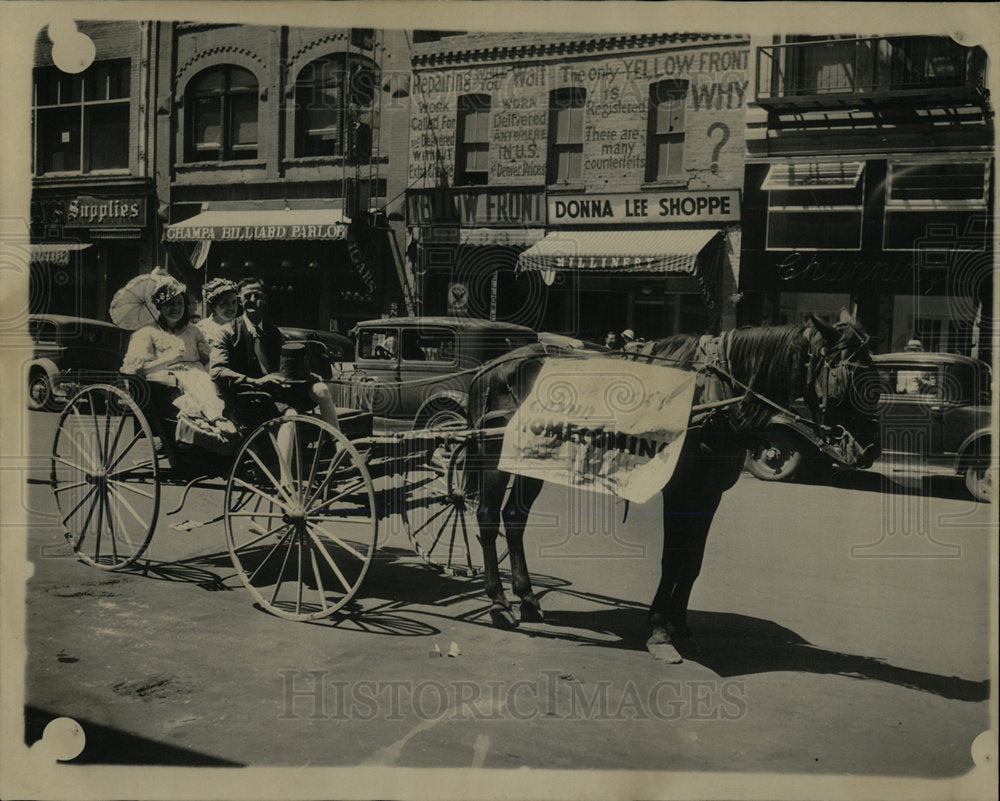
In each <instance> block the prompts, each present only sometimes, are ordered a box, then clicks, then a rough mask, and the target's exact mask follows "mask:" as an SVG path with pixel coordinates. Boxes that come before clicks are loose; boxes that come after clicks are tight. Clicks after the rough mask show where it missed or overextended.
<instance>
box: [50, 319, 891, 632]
mask: <svg viewBox="0 0 1000 801" xmlns="http://www.w3.org/2000/svg"><path fill="white" fill-rule="evenodd" d="M786 328H787V327H786ZM769 336H770V338H768V337H767V336H764V335H760V336H758V335H757V334H756V333H746V334H744V333H742V332H732V333H731V334H730V335H729V336H728V338H727V337H726V336H723V337H721V338H705V337H703V338H701V339H700V340H699V338H697V337H687V338H680V339H679V338H672V339H671V340H665V341H663V342H661V343H651V344H650V345H649V346H648V348H647V349H646V351H645V352H643V353H641V354H619V355H615V354H607V353H599V354H598V353H595V354H589V353H586V352H580V351H575V352H569V351H558V350H557V351H552V350H551V349H550V348H548V347H547V346H545V345H542V344H538V345H532V346H528V347H527V348H523V349H521V350H519V351H514V352H512V353H510V354H507V355H505V356H502V357H500V358H499V359H496V360H494V361H493V362H490V363H488V364H486V365H484V366H483V367H482V368H481V370H480V371H479V373H477V375H476V378H475V380H474V382H473V386H472V389H471V392H470V408H469V417H470V425H469V427H467V428H464V429H454V428H447V429H442V430H437V431H435V430H416V431H407V432H399V433H373V430H372V418H371V415H370V414H368V413H364V412H359V411H357V410H341V428H342V430H337V429H336V428H334V427H332V426H330V425H328V424H327V423H325V422H323V421H322V420H320V419H317V418H315V417H312V416H309V415H302V414H296V415H291V416H289V415H285V416H280V415H277V413H276V411H275V410H267V409H266V408H264V407H266V399H260V400H261V403H260V404H258V406H257V407H256V408H251V409H250V410H249V412H248V413H246V414H245V415H242V416H241V419H239V420H236V422H237V424H238V428H239V431H240V434H241V438H240V442H239V444H238V446H236V447H235V448H233V449H231V450H229V451H228V452H224V453H218V452H215V453H209V452H198V451H197V450H196V449H192V448H191V447H190V446H184V445H183V443H178V442H177V441H176V438H175V437H174V436H173V433H172V430H171V423H170V421H169V416H168V415H167V414H166V413H165V411H164V402H163V399H162V398H158V397H157V392H156V390H155V389H153V388H152V387H151V385H148V384H145V383H144V382H142V381H137V380H135V379H134V378H133V379H131V380H129V381H126V382H123V383H122V384H121V385H119V386H115V385H111V384H100V385H94V386H90V387H87V388H85V389H84V390H82V391H81V392H80V393H78V394H77V395H76V396H74V397H73V398H72V399H71V400H70V401H69V403H68V404H67V405H66V408H65V409H64V410H63V412H62V415H61V417H60V419H59V424H58V430H57V432H56V436H55V441H54V443H53V451H52V473H51V484H52V490H53V493H54V495H55V498H56V502H57V503H58V505H59V508H60V510H61V514H62V523H63V525H64V527H65V529H66V537H67V539H68V541H69V543H70V545H71V546H72V547H73V549H74V551H75V552H76V553H77V555H78V556H79V557H80V559H82V560H83V561H84V562H86V563H88V564H91V565H93V566H95V567H99V568H102V569H106V570H119V569H123V568H127V567H128V566H130V565H135V564H136V563H137V562H138V561H139V560H140V559H141V558H142V556H143V553H144V552H145V550H146V548H147V547H148V545H149V542H150V540H151V538H152V536H153V533H154V530H155V528H156V524H157V521H158V519H159V516H160V511H161V509H160V505H161V489H162V485H164V484H166V483H172V484H176V485H182V484H187V485H188V486H187V487H186V488H185V497H186V495H187V489H188V488H190V486H193V485H197V486H200V487H208V488H214V489H217V490H221V491H222V492H223V505H222V510H221V515H220V519H221V520H223V521H224V526H225V534H226V541H227V545H228V550H229V554H230V556H231V559H232V563H233V566H234V568H235V570H236V572H237V574H238V575H239V577H240V579H241V580H242V582H243V584H244V585H245V586H246V587H247V589H249V590H250V592H251V593H252V595H253V596H254V598H255V599H256V600H257V602H258V603H259V604H260V605H261V606H262V607H264V608H265V609H267V610H268V611H270V612H273V613H274V614H276V615H280V616H282V617H286V618H291V619H295V620H309V619H317V618H323V617H329V616H331V615H334V614H335V613H337V612H338V611H339V610H342V609H344V607H345V606H346V605H347V604H348V603H349V602H350V601H351V599H352V598H353V597H354V596H355V595H356V593H357V592H358V590H359V589H360V587H361V585H362V582H363V581H364V578H365V575H366V574H367V572H368V570H369V568H370V566H371V565H372V562H373V557H374V556H375V552H376V549H377V546H378V542H379V528H380V526H382V525H384V524H385V523H386V521H387V520H388V519H389V518H391V517H396V516H398V519H399V520H400V521H401V522H402V525H403V527H404V528H405V531H406V534H407V536H408V537H409V540H410V543H411V544H412V546H413V548H414V550H415V551H416V552H417V553H418V554H419V555H420V556H421V557H422V558H423V559H424V561H426V562H428V563H429V564H431V565H434V566H435V567H437V568H438V569H441V570H446V571H449V572H451V573H453V574H464V575H467V576H476V575H479V574H480V573H484V574H485V581H486V592H487V595H488V596H489V598H490V600H491V602H492V607H491V613H492V618H493V621H494V623H495V624H497V625H500V626H513V625H516V621H515V620H514V619H513V616H512V614H511V612H510V605H509V603H508V602H507V599H506V597H505V596H504V594H503V590H502V588H501V587H500V585H499V572H498V567H497V563H498V559H500V558H503V551H502V550H501V552H500V553H498V549H497V547H496V538H497V536H498V534H499V533H500V527H501V518H502V522H503V524H504V526H505V528H506V536H507V543H506V545H507V548H509V549H510V569H511V577H512V582H513V585H514V591H515V593H516V594H517V595H518V596H519V597H520V600H521V616H522V619H536V620H537V619H540V617H541V612H540V609H539V608H538V604H537V601H536V600H535V599H534V596H533V594H532V592H531V587H530V580H529V579H528V576H527V567H526V564H525V560H524V551H523V545H522V537H523V533H524V523H525V521H526V519H527V514H528V511H529V510H530V506H531V503H532V501H533V500H534V498H535V497H537V494H538V490H539V489H540V486H541V482H540V481H539V480H538V479H537V478H530V477H526V476H523V475H515V476H514V478H513V481H512V482H511V481H510V475H509V472H508V471H503V472H501V470H500V469H499V464H500V463H499V456H500V447H499V443H500V442H501V441H502V439H503V435H504V432H505V431H507V430H508V429H509V426H508V421H509V420H510V419H511V416H512V415H513V414H514V413H515V412H516V411H517V409H518V407H519V406H520V405H521V402H522V401H523V399H524V398H525V397H526V396H527V394H528V393H529V392H530V390H531V389H532V385H533V384H534V382H535V379H536V378H537V377H538V368H539V366H540V365H542V364H543V363H544V362H546V361H550V360H552V359H553V358H563V359H567V360H581V359H590V358H597V359H601V360H603V363H605V364H607V365H609V366H610V369H612V370H613V369H614V368H615V364H616V362H615V361H613V360H615V359H623V360H625V361H620V362H617V364H619V365H623V364H625V363H627V362H628V361H629V360H631V361H632V362H638V361H644V362H646V363H648V364H669V365H671V366H674V367H680V368H682V369H683V370H686V371H689V374H691V373H693V374H695V375H697V377H698V381H699V385H700V386H701V388H702V390H704V389H705V387H713V388H714V391H715V393H716V394H715V395H713V394H712V393H708V394H705V393H704V392H702V393H701V397H700V398H699V397H696V396H693V397H694V400H695V404H694V406H691V405H690V403H689V405H688V406H687V410H686V412H685V414H690V420H687V418H686V422H687V425H686V427H682V428H683V433H686V435H687V437H686V440H685V439H684V438H683V437H682V438H681V443H682V447H681V449H680V450H679V451H678V453H676V454H675V460H674V461H675V466H674V467H672V468H671V470H672V472H673V478H671V479H670V480H669V482H668V483H667V484H666V486H665V487H664V488H663V490H662V491H663V494H664V508H665V514H664V521H665V522H664V536H665V546H664V562H663V564H664V576H663V582H662V583H661V588H660V591H658V593H657V598H656V599H654V603H653V606H652V608H651V612H652V620H653V625H654V631H656V630H657V629H658V628H660V629H662V628H664V627H665V626H666V624H667V623H671V624H673V626H674V630H675V633H676V631H677V630H682V629H683V626H684V625H685V624H684V619H683V613H684V612H686V607H687V598H688V596H689V594H690V589H691V585H692V584H693V582H694V580H695V578H696V577H697V573H698V569H699V568H700V553H701V551H703V549H704V542H705V537H707V532H708V527H709V525H710V524H711V518H712V515H713V514H714V511H715V508H716V506H717V505H718V500H719V497H720V496H721V494H722V492H723V491H724V490H725V489H726V488H728V486H730V485H731V484H732V483H733V482H734V481H735V478H736V476H738V473H739V468H740V466H741V465H742V461H743V455H744V453H745V451H744V450H743V449H742V447H741V446H740V438H739V435H740V434H741V433H743V432H741V431H740V426H744V428H745V427H746V426H751V427H752V426H753V425H754V420H755V419H757V418H758V417H760V414H757V413H750V412H749V411H748V410H757V411H759V410H760V409H763V410H764V411H765V412H767V413H770V411H772V407H775V406H778V407H779V408H780V407H781V405H782V404H784V405H787V404H788V402H789V401H790V400H791V399H792V398H794V397H796V396H797V394H798V393H801V392H802V390H803V387H805V388H806V389H807V390H808V392H807V394H812V395H813V397H814V400H816V401H817V404H818V405H817V409H818V415H819V419H817V420H816V422H815V425H816V430H817V432H818V437H819V438H822V439H823V440H824V447H827V448H828V450H829V452H830V453H831V455H834V456H836V457H838V458H842V459H843V460H844V461H852V460H853V461H854V462H855V463H860V464H862V465H864V464H865V463H869V464H870V460H871V459H873V458H874V457H875V456H876V455H877V444H876V443H875V442H874V440H872V438H871V432H870V430H869V426H868V425H867V424H864V425H860V426H859V427H855V434H856V435H857V438H856V437H855V436H852V434H851V433H850V431H849V430H848V428H847V426H849V425H852V421H854V422H855V423H857V422H859V421H864V420H867V419H868V418H869V417H870V416H871V415H870V414H868V412H867V411H866V409H867V406H865V404H868V405H871V402H872V398H873V397H874V399H875V400H877V397H878V395H877V387H876V386H874V385H873V387H868V388H867V389H866V387H865V379H866V377H867V376H868V375H869V374H870V373H871V372H872V371H871V370H870V367H871V360H870V358H869V356H868V352H867V348H866V341H867V340H866V337H865V335H864V334H863V332H861V331H860V329H858V328H857V327H856V326H855V325H854V323H853V321H850V322H842V323H841V325H839V326H837V327H834V326H826V325H821V324H820V323H819V322H818V321H816V322H815V323H814V326H813V327H812V328H808V329H803V330H799V331H793V330H791V329H790V328H789V330H788V331H786V330H785V329H782V332H781V334H780V337H779V336H778V335H773V336H771V335H769ZM780 343H784V344H780ZM779 344H780V347H779ZM775 362H779V364H777V365H776V364H775ZM566 364H567V365H568V370H567V372H573V371H574V367H573V364H574V363H573V362H569V361H567V362H566ZM675 372H676V371H675ZM251 407H253V404H251ZM605 422H606V424H607V425H608V426H611V427H613V426H614V421H613V420H611V421H605ZM862 429H863V430H862ZM874 430H877V429H874ZM587 441H588V447H591V448H592V447H596V445H595V443H596V444H597V445H599V444H600V443H601V442H607V443H611V442H612V441H613V439H612V438H610V436H609V437H607V438H605V439H597V438H595V437H594V436H590V437H589V438H588V440H587ZM679 447H680V446H679ZM713 449H714V452H713ZM632 452H633V453H635V449H634V448H633V450H632ZM653 452H655V448H654V449H653V451H651V453H653ZM692 467H693V468H694V469H693V470H692ZM508 470H509V468H508ZM206 474H207V475H206ZM668 478H669V476H668ZM716 479H718V480H716ZM511 483H512V484H513V487H512V488H511V487H510V484H511ZM519 484H520V486H519ZM678 487H680V489H678ZM672 488H673V489H672ZM508 489H509V490H510V491H509V493H508V494H507V495H506V496H505V495H504V493H505V491H506V490H508ZM668 504H669V507H668ZM182 505H183V501H182ZM679 506H680V507H683V509H681V510H680V512H681V513H680V514H678V515H677V516H672V511H671V510H673V511H677V509H678V507H679ZM689 507H690V509H691V510H693V511H694V512H696V514H692V513H691V511H688V510H689ZM175 511H177V510H175ZM168 514H169V513H168ZM692 526H693V528H692ZM695 529H697V530H695ZM677 537H680V538H681V540H683V542H680V541H679V543H673V544H672V539H671V538H674V539H676V538H677ZM477 541H478V542H477ZM668 545H669V546H670V547H668ZM480 546H481V547H480ZM699 549H700V550H699ZM671 560H673V561H671ZM692 560H693V561H692ZM689 562H690V564H689ZM668 563H669V564H668Z"/></svg>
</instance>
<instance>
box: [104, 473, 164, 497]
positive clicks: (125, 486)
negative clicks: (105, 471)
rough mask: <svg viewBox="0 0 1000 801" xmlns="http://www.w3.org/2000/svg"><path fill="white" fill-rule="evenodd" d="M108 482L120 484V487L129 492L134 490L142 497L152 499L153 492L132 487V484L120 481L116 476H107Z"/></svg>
mask: <svg viewBox="0 0 1000 801" xmlns="http://www.w3.org/2000/svg"><path fill="white" fill-rule="evenodd" d="M118 475H124V474H123V473H119V474H118ZM108 483H109V484H114V485H115V486H121V488H122V489H127V490H128V491H129V492H134V493H135V494H136V495H142V497H144V498H149V499H150V500H153V493H151V492H146V491H145V490H141V489H139V488H138V487H133V486H132V485H130V484H128V483H126V482H124V481H122V480H121V479H119V478H118V477H115V478H113V479H112V478H109V479H108Z"/></svg>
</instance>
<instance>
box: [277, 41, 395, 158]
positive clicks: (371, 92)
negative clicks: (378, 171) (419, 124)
mask: <svg viewBox="0 0 1000 801" xmlns="http://www.w3.org/2000/svg"><path fill="white" fill-rule="evenodd" d="M377 80H378V79H377V76H376V74H375V70H374V69H373V68H372V67H371V66H369V65H368V64H367V63H365V62H361V61H357V60H355V59H351V60H350V61H348V60H347V59H346V58H345V56H344V55H343V54H334V55H329V56H323V57H322V58H318V59H316V60H315V61H311V62H310V63H308V64H306V66H305V67H303V68H302V71H301V72H299V76H298V78H297V79H296V81H295V108H296V118H295V155H296V157H299V158H301V157H305V156H345V155H346V156H348V157H349V158H351V159H352V160H355V161H363V160H365V159H367V158H369V157H370V156H371V131H372V120H371V116H372V109H373V104H374V101H375V87H376V83H377Z"/></svg>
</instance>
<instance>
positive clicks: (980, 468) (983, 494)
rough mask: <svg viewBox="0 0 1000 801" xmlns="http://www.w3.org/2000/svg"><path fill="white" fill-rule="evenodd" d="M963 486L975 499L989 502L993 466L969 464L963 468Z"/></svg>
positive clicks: (991, 489)
mask: <svg viewBox="0 0 1000 801" xmlns="http://www.w3.org/2000/svg"><path fill="white" fill-rule="evenodd" d="M965 487H966V489H968V490H969V493H970V494H971V495H972V497H973V498H975V499H976V500H977V501H982V502H983V503H989V501H990V494H991V493H992V491H993V468H992V466H990V465H989V464H970V465H968V466H967V467H966V468H965Z"/></svg>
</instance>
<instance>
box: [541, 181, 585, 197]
mask: <svg viewBox="0 0 1000 801" xmlns="http://www.w3.org/2000/svg"><path fill="white" fill-rule="evenodd" d="M545 188H546V189H547V190H548V191H549V192H552V193H553V194H559V193H561V192H565V193H566V194H567V195H568V194H579V193H580V192H586V191H587V185H586V184H583V183H580V184H549V185H548V186H546V187H545Z"/></svg>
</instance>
